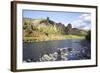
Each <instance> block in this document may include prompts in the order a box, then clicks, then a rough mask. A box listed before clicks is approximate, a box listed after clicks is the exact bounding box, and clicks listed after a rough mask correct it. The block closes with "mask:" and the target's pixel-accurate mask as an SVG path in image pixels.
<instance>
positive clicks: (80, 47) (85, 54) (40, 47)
mask: <svg viewBox="0 0 100 73" xmlns="http://www.w3.org/2000/svg"><path fill="white" fill-rule="evenodd" d="M90 46H91V45H90V43H89V42H88V41H86V40H82V39H66V40H53V41H43V42H23V61H26V60H28V59H31V60H33V62H37V61H39V58H40V57H41V56H42V55H44V54H48V53H54V52H56V51H57V50H58V48H65V47H66V49H67V48H72V49H73V51H72V52H71V53H69V55H68V60H81V59H90V58H91V47H90Z"/></svg>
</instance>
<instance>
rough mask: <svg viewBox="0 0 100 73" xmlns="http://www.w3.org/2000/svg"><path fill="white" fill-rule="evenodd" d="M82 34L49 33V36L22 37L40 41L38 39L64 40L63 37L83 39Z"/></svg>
mask: <svg viewBox="0 0 100 73" xmlns="http://www.w3.org/2000/svg"><path fill="white" fill-rule="evenodd" d="M84 38H85V37H84V36H77V35H49V36H42V35H41V36H39V37H24V38H23V41H24V42H40V41H50V40H64V39H84Z"/></svg>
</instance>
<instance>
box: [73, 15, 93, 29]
mask: <svg viewBox="0 0 100 73" xmlns="http://www.w3.org/2000/svg"><path fill="white" fill-rule="evenodd" d="M72 25H73V27H75V28H80V29H90V28H91V15H90V14H82V15H80V16H79V17H78V19H77V20H74V21H73V22H72Z"/></svg>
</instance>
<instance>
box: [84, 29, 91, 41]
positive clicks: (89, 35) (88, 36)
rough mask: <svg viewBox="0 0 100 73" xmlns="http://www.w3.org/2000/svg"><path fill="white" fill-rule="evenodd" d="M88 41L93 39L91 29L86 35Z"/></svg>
mask: <svg viewBox="0 0 100 73" xmlns="http://www.w3.org/2000/svg"><path fill="white" fill-rule="evenodd" d="M85 38H86V39H87V40H88V41H91V30H89V31H88V34H87V35H86V37H85Z"/></svg>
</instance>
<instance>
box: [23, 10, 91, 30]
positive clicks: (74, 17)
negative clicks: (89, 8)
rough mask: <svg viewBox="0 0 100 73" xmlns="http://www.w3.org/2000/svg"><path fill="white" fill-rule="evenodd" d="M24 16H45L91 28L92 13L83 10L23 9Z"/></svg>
mask: <svg viewBox="0 0 100 73" xmlns="http://www.w3.org/2000/svg"><path fill="white" fill-rule="evenodd" d="M23 17H27V18H33V19H38V18H43V19H46V18H47V17H49V18H50V20H53V21H55V22H57V23H59V22H61V23H63V24H64V25H65V26H67V25H68V23H71V24H72V27H73V28H80V29H90V28H91V14H90V13H83V12H81V13H80V12H61V11H35V10H23Z"/></svg>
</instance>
